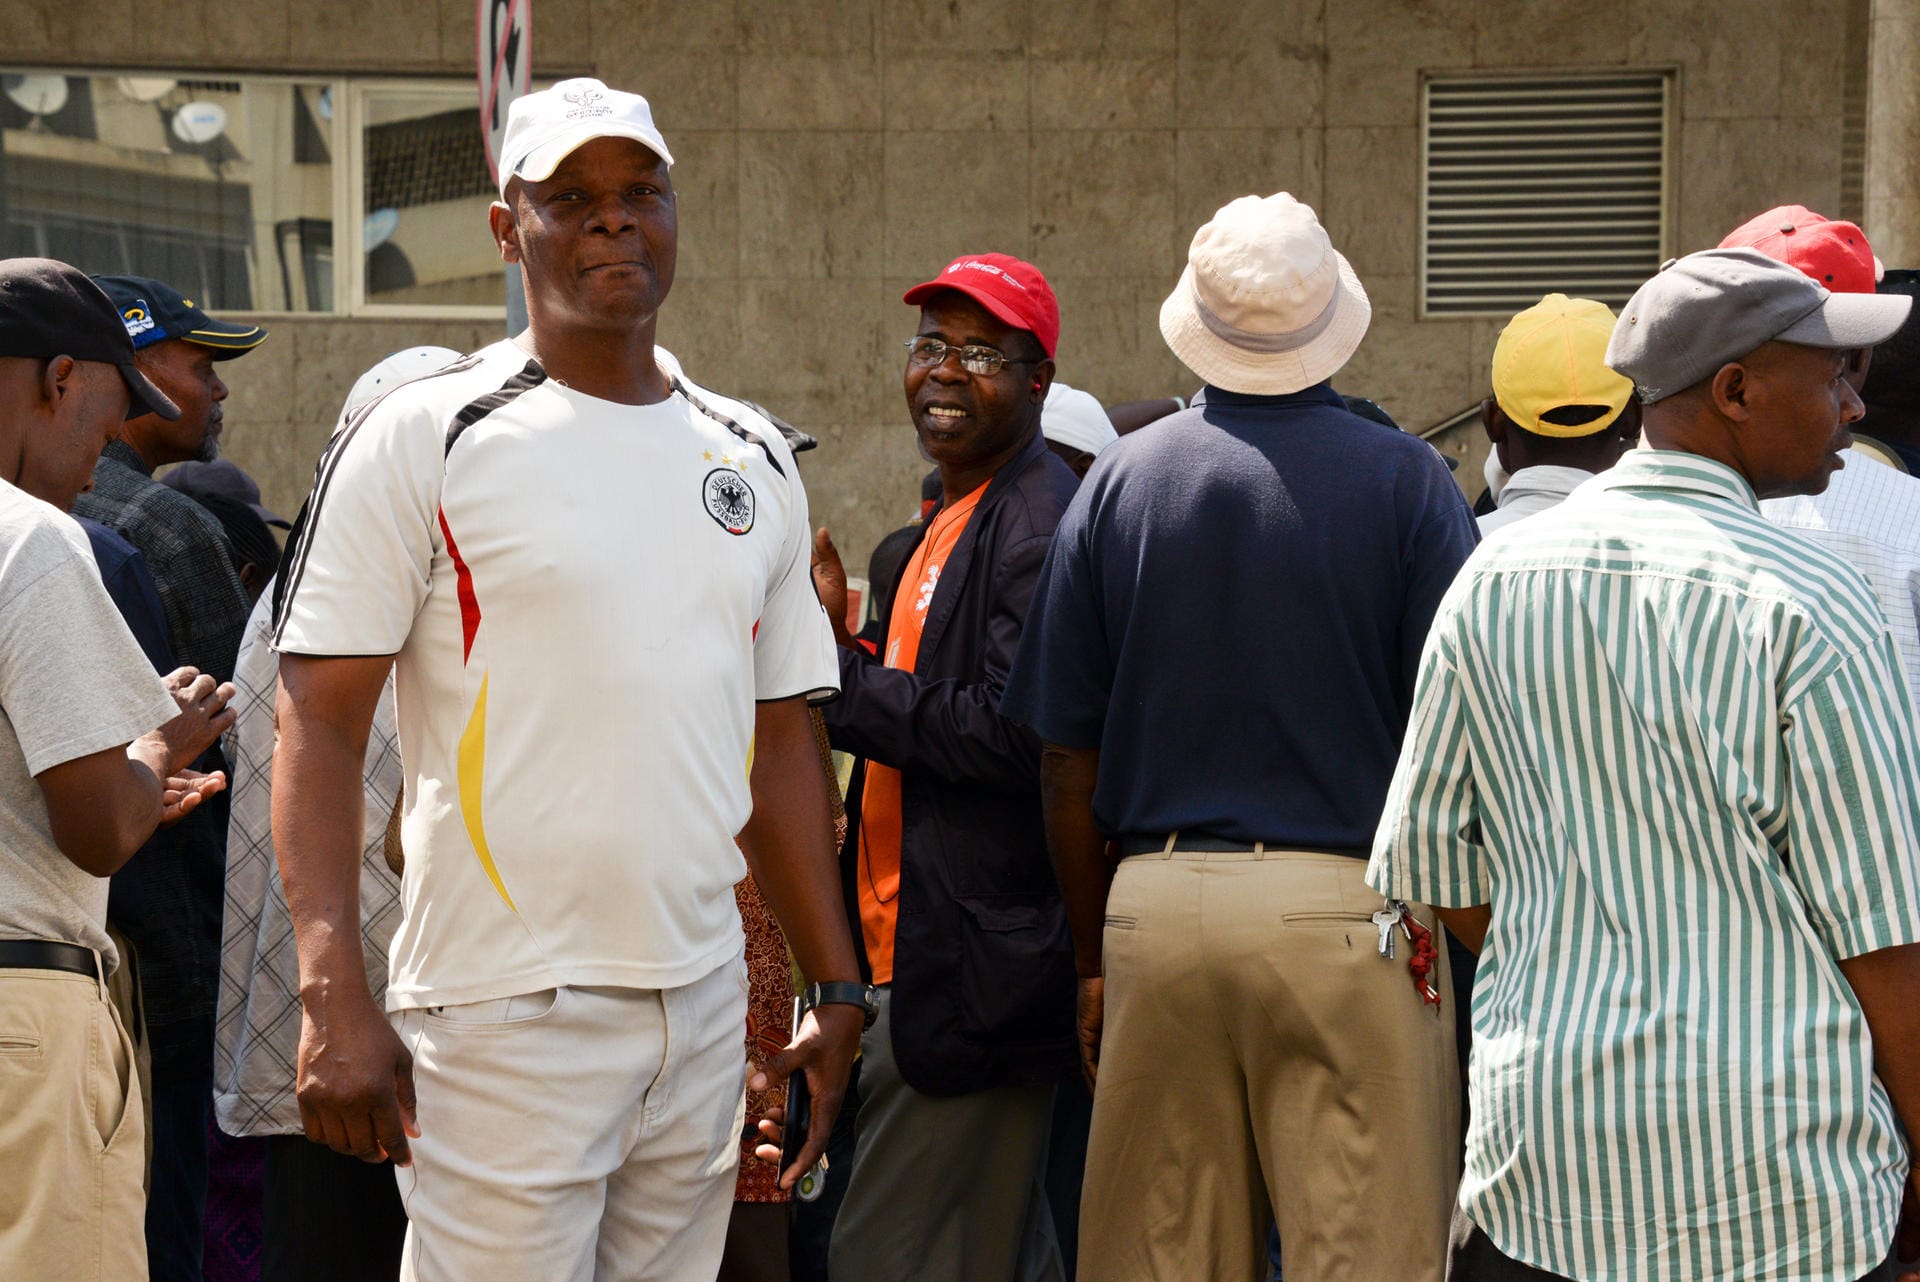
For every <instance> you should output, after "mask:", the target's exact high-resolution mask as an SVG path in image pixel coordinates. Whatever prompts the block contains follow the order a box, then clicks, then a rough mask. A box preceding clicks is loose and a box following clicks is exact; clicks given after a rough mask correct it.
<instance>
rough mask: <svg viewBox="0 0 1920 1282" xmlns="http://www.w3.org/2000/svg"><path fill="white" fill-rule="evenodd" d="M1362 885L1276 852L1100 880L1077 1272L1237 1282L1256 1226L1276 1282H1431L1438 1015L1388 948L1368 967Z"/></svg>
mask: <svg viewBox="0 0 1920 1282" xmlns="http://www.w3.org/2000/svg"><path fill="white" fill-rule="evenodd" d="M1365 871H1366V864H1365V862H1364V861H1363V860H1359V859H1349V858H1344V857H1341V856H1338V855H1326V854H1312V853H1303V852H1295V851H1276V850H1267V851H1264V852H1255V851H1236V852H1228V853H1218V852H1205V853H1203V852H1186V851H1180V850H1178V849H1175V850H1174V851H1172V852H1170V853H1162V854H1150V855H1139V856H1135V857H1133V858H1131V859H1128V860H1126V861H1125V862H1123V863H1122V864H1121V865H1120V868H1119V871H1118V874H1117V876H1116V877H1115V878H1114V883H1113V890H1112V893H1111V894H1110V896H1109V897H1108V901H1107V919H1106V937H1105V938H1106V945H1105V947H1106V1017H1105V1030H1104V1035H1103V1038H1102V1045H1101V1055H1100V1073H1099V1084H1098V1089H1097V1090H1096V1091H1095V1093H1094V1101H1093V1133H1092V1136H1091V1138H1090V1141H1089V1144H1088V1150H1087V1173H1086V1185H1085V1193H1084V1195H1083V1198H1082V1201H1081V1210H1080V1216H1081V1219H1080V1276H1082V1277H1085V1278H1097V1279H1099V1280H1100V1282H1150V1280H1153V1282H1186V1280H1188V1279H1207V1280H1208V1282H1255V1280H1256V1279H1264V1278H1265V1277H1266V1276H1267V1274H1266V1272H1265V1263H1264V1260H1265V1254H1266V1250H1265V1247H1266V1237H1267V1226H1268V1224H1269V1223H1270V1222H1272V1221H1277V1222H1278V1224H1279V1227H1280V1243H1281V1250H1282V1253H1283V1255H1284V1267H1283V1270H1282V1271H1283V1273H1284V1274H1285V1276H1286V1277H1287V1279H1288V1282H1372V1280H1375V1279H1385V1278H1391V1279H1394V1282H1440V1279H1441V1277H1442V1276H1443V1274H1444V1271H1445V1268H1446V1260H1447V1230H1448V1223H1449V1217H1450V1214H1451V1211H1452V1208H1453V1202H1454V1194H1455V1191H1456V1187H1457V1185H1458V1182H1459V1168H1460V1105H1459V1070H1458V1067H1457V1065H1456V1063H1455V1059H1454V1031H1453V1012H1452V1011H1451V1010H1447V1009H1443V1008H1441V1007H1435V1006H1428V1005H1424V1004H1423V1003H1422V1002H1421V999H1420V997H1419V995H1418V994H1417V993H1416V992H1415V991H1414V988H1413V981H1412V978H1411V977H1410V976H1409V974H1408V972H1407V959H1408V957H1409V956H1410V955H1411V947H1410V945H1409V944H1408V943H1407V941H1406V939H1405V937H1404V936H1402V937H1400V938H1399V939H1398V942H1397V947H1396V951H1395V957H1394V959H1393V960H1392V961H1388V960H1387V959H1385V958H1382V957H1381V956H1380V955H1379V952H1378V944H1379V935H1378V932H1377V931H1376V930H1375V928H1374V926H1373V924H1372V923H1371V922H1370V921H1369V920H1368V917H1369V915H1370V914H1371V913H1373V912H1374V911H1375V910H1377V909H1379V908H1381V907H1383V906H1384V904H1383V902H1382V900H1381V897H1380V895H1379V894H1378V893H1376V892H1375V891H1372V890H1370V889H1368V888H1367V886H1366V883H1365V882H1364V880H1363V874H1364V873H1365ZM1416 916H1418V917H1419V918H1420V920H1421V921H1423V922H1425V923H1427V924H1428V925H1429V926H1432V925H1433V916H1432V912H1431V910H1429V909H1426V908H1417V909H1416ZM1435 934H1436V936H1438V934H1439V931H1438V928H1437V927H1435ZM1436 943H1437V944H1438V945H1439V952H1440V959H1439V965H1438V969H1437V970H1436V971H1435V973H1434V974H1433V975H1432V976H1431V977H1430V978H1431V981H1432V983H1433V984H1434V986H1435V987H1437V988H1438V989H1439V990H1440V991H1441V992H1442V993H1443V994H1448V997H1447V1000H1449V1001H1450V1000H1451V994H1450V991H1449V988H1448V972H1447V969H1446V946H1445V941H1444V939H1439V938H1436Z"/></svg>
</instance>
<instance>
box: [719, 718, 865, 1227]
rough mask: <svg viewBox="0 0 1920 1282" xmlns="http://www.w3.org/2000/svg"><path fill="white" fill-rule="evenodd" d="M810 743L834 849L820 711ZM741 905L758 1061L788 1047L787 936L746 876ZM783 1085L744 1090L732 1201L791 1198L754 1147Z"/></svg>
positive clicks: (836, 817) (831, 791) (836, 839)
mask: <svg viewBox="0 0 1920 1282" xmlns="http://www.w3.org/2000/svg"><path fill="white" fill-rule="evenodd" d="M811 716H812V718H813V739H814V744H815V746H817V747H818V748H819V750H820V766H821V769H823V770H824V771H826V774H827V796H828V798H829V800H830V801H831V802H832V806H833V848H834V849H835V850H838V849H839V848H840V843H841V842H842V841H845V840H846V837H847V811H846V807H845V806H843V805H842V804H841V801H840V782H839V779H838V777H837V776H836V774H835V772H834V763H833V751H832V749H831V748H830V747H829V746H828V745H827V726H826V723H825V722H824V721H822V720H821V719H820V712H819V709H817V708H816V709H814V710H813V711H812V713H811ZM733 894H734V901H735V902H736V903H737V904H739V906H740V923H741V925H742V926H744V927H745V928H746V935H747V1062H748V1063H752V1064H757V1063H760V1062H761V1061H763V1060H765V1059H766V1058H767V1057H768V1056H769V1055H777V1054H779V1053H780V1051H782V1050H784V1049H785V1048H786V1045H787V1027H788V1025H789V1024H791V1023H792V1020H793V993H794V968H793V964H792V957H791V955H790V954H789V953H788V952H787V937H786V936H785V935H783V934H781V933H780V923H779V922H777V921H775V920H774V919H773V914H772V913H771V912H768V911H767V905H766V903H765V902H764V901H763V900H762V899H761V898H760V888H759V887H758V886H756V885H754V884H753V878H752V877H748V878H746V879H745V880H743V881H741V883H740V884H739V885H737V886H735V887H734V888H733ZM786 1101H787V1088H786V1084H785V1083H780V1084H777V1085H772V1086H769V1087H768V1089H766V1090H764V1091H748V1092H747V1125H746V1130H745V1131H744V1133H743V1134H742V1135H741V1137H740V1174H739V1177H738V1178H737V1179H736V1181H735V1183H734V1186H733V1200H734V1201H736V1202H785V1201H788V1200H789V1199H790V1197H791V1194H788V1193H786V1192H784V1191H782V1190H781V1188H780V1171H779V1169H778V1168H777V1167H775V1166H774V1165H773V1164H772V1163H770V1162H762V1161H761V1160H760V1159H759V1158H757V1157H755V1156H754V1153H753V1150H754V1149H755V1148H757V1147H758V1146H759V1144H760V1132H759V1130H758V1127H757V1123H758V1122H759V1120H760V1119H761V1118H762V1117H764V1116H765V1115H766V1112H767V1110H768V1109H769V1108H771V1107H773V1106H774V1105H776V1104H785V1103H786Z"/></svg>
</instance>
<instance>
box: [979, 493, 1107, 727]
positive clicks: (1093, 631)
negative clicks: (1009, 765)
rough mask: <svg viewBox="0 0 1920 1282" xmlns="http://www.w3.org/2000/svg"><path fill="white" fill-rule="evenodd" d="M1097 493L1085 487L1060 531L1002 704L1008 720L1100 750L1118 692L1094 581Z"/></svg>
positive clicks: (1078, 495)
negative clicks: (1110, 705) (1109, 709)
mask: <svg viewBox="0 0 1920 1282" xmlns="http://www.w3.org/2000/svg"><path fill="white" fill-rule="evenodd" d="M1093 490H1094V487H1093V486H1089V485H1085V484H1083V485H1082V486H1081V487H1080V490H1079V492H1078V493H1076V494H1075V495H1074V497H1073V502H1072V503H1071V504H1069V505H1068V507H1067V512H1066V515H1065V516H1064V517H1062V518H1061V521H1060V527H1059V529H1057V530H1056V531H1055V532H1054V536H1053V545H1052V546H1051V547H1050V548H1049V549H1048V551H1047V557H1046V561H1045V563H1044V564H1043V565H1042V567H1041V570H1040V583H1039V587H1038V588H1037V589H1036V591H1035V592H1034V595H1033V604H1032V606H1031V607H1030V609H1029V610H1028V613H1027V622H1026V628H1025V630H1024V632H1023V633H1022V634H1021V638H1020V648H1019V650H1018V651H1017V652H1016V653H1015V656H1014V660H1013V671H1012V673H1011V674H1010V675H1009V676H1008V679H1007V689H1006V693H1005V695H1004V696H1002V698H1001V701H1000V710H1001V714H1002V715H1003V716H1005V717H1007V718H1008V719H1010V720H1013V721H1017V722H1019V723H1021V724H1022V725H1026V726H1030V727H1032V729H1033V731H1034V733H1035V734H1037V735H1039V736H1040V738H1041V739H1043V740H1045V741H1046V742H1048V743H1057V744H1060V745H1062V746H1064V747H1069V748H1097V747H1099V746H1100V739H1101V735H1102V733H1103V732H1104V730H1105V729H1106V723H1107V701H1108V699H1109V698H1110V697H1111V695H1112V691H1113V653H1112V650H1111V648H1110V647H1109V645H1108V643H1107V630H1106V626H1105V622H1104V620H1103V618H1102V615H1101V610H1100V594H1099V592H1098V590H1097V583H1096V580H1095V577H1094V559H1093V556H1092V526H1093V498H1094V493H1093Z"/></svg>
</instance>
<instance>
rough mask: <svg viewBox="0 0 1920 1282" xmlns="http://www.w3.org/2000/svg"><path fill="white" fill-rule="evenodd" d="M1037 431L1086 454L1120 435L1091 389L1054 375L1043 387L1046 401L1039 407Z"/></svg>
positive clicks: (1104, 445) (1113, 440) (1106, 444)
mask: <svg viewBox="0 0 1920 1282" xmlns="http://www.w3.org/2000/svg"><path fill="white" fill-rule="evenodd" d="M1040 434H1041V435H1042V436H1044V437H1046V438H1047V439H1048V440H1049V441H1057V442H1059V443H1060V444H1061V445H1064V446H1066V447H1067V448H1068V449H1073V450H1081V451H1083V452H1085V453H1087V454H1098V453H1099V452H1100V451H1101V450H1103V449H1105V448H1106V447H1107V446H1109V445H1111V444H1113V443H1114V442H1115V441H1117V440H1119V439H1120V434H1119V433H1118V432H1115V431H1114V430H1113V420H1112V419H1110V418H1108V417H1107V412H1106V410H1104V409H1102V408H1101V407H1100V402H1099V401H1097V400H1095V399H1094V397H1093V394H1092V393H1091V392H1083V391H1081V390H1080V389H1079V388H1077V387H1068V386H1067V385H1066V384H1065V383H1062V382H1061V381H1060V380H1059V379H1057V378H1056V379H1055V380H1053V386H1051V387H1049V388H1048V389H1047V403H1046V404H1045V405H1042V406H1041V407H1040Z"/></svg>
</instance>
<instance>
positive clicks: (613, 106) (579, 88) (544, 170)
mask: <svg viewBox="0 0 1920 1282" xmlns="http://www.w3.org/2000/svg"><path fill="white" fill-rule="evenodd" d="M595 138H631V139H633V140H634V141H635V142H637V143H639V144H640V145H642V146H643V147H646V148H647V149H648V150H649V151H651V152H653V153H654V154H655V155H657V156H659V157H660V159H662V160H664V161H666V162H667V163H668V164H669V165H671V164H672V163H673V156H672V154H671V153H669V152H668V151H667V142H666V139H664V138H662V137H661V136H660V131H659V130H658V129H656V128H655V127H654V124H653V109H652V108H651V107H649V106H647V100H646V99H645V98H642V97H641V96H640V95H639V94H637V93H623V92H622V91H620V90H618V89H609V88H607V86H606V85H605V84H603V83H601V82H600V81H598V80H595V79H593V78H592V77H590V76H580V77H577V78H575V79H573V80H562V81H561V82H560V83H559V84H557V85H555V86H554V87H553V88H551V89H542V90H541V91H540V92H539V93H530V94H528V95H526V96H525V97H523V98H515V99H514V100H513V105H512V106H510V107H508V108H507V129H506V133H505V134H504V135H502V137H501V140H500V194H501V196H503V197H504V196H505V195H506V194H507V182H508V180H510V179H513V178H520V179H523V180H525V181H527V182H536V183H537V182H541V181H544V180H545V179H547V178H550V177H552V176H553V171H554V170H555V169H558V168H559V167H560V162H561V161H563V160H565V159H566V158H567V157H568V156H569V155H571V154H572V153H573V151H574V149H575V148H577V147H579V146H580V144H582V143H586V142H591V141H593V140H594V139H595Z"/></svg>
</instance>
